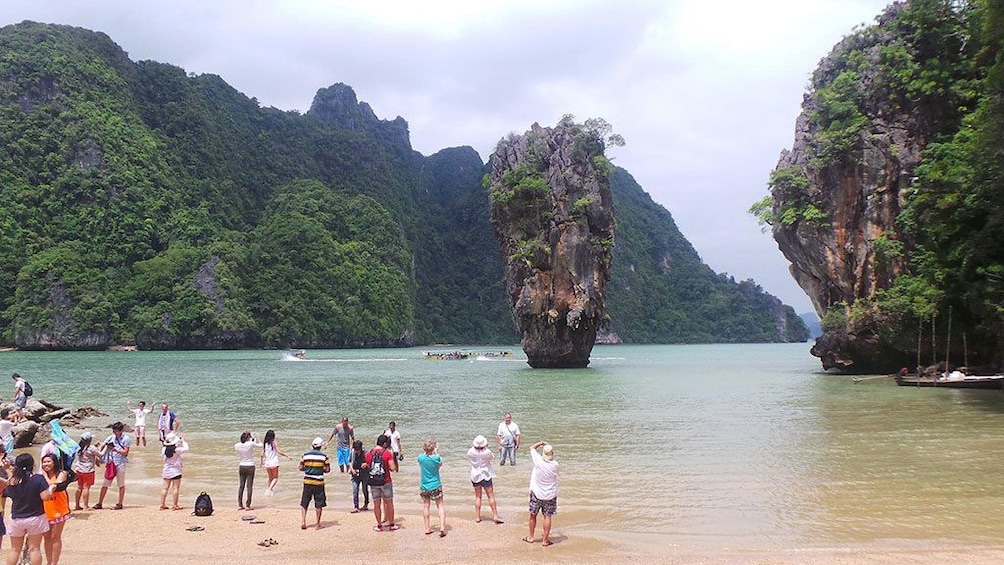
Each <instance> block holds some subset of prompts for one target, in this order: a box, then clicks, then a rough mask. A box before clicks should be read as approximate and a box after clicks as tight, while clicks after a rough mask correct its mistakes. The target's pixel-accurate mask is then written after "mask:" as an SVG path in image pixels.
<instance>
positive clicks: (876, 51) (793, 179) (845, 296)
mask: <svg viewBox="0 0 1004 565" xmlns="http://www.w3.org/2000/svg"><path fill="white" fill-rule="evenodd" d="M966 9H967V8H965V7H959V6H954V5H953V3H950V2H913V3H910V2H899V3H895V4H893V5H891V6H890V7H889V8H887V9H886V11H885V12H884V13H883V14H882V15H881V16H880V17H879V18H878V20H877V24H876V25H874V26H871V27H868V28H865V29H861V30H858V31H857V32H855V33H854V34H852V35H850V36H848V37H846V38H845V39H844V40H843V41H841V42H840V43H839V44H838V45H837V46H836V47H835V48H834V49H833V51H832V52H831V53H830V55H829V56H827V57H826V58H825V59H823V60H822V61H821V62H820V64H819V68H818V69H817V70H816V71H815V73H814V74H813V77H812V81H811V84H810V91H809V92H808V93H807V94H806V95H805V97H804V100H803V103H802V114H801V115H800V116H799V117H798V120H797V122H796V127H795V142H794V145H793V147H792V149H791V150H790V151H783V152H782V154H781V158H780V160H779V162H778V165H777V168H776V169H775V170H774V171H773V173H772V174H771V177H770V189H771V196H770V197H769V198H766V199H764V200H763V201H761V202H759V203H757V204H755V205H754V206H753V208H752V209H751V212H753V213H755V214H757V215H758V216H759V217H760V219H761V220H762V221H763V222H765V223H767V224H770V225H771V226H772V229H773V235H774V239H775V240H776V241H777V243H778V246H779V248H780V250H781V251H782V252H783V253H784V255H785V257H787V259H788V260H789V261H791V263H792V265H791V273H792V275H793V276H794V278H795V280H796V281H797V282H798V284H799V285H800V286H801V287H802V288H803V289H804V290H805V292H806V293H807V294H808V295H809V297H810V298H811V300H812V303H813V305H814V306H815V309H816V312H817V314H819V316H820V318H821V319H822V327H823V335H822V336H821V337H820V338H819V339H818V340H817V341H816V344H815V346H814V347H813V348H812V354H813V355H815V356H817V357H819V358H820V359H821V361H822V365H823V368H825V369H829V368H836V369H840V370H843V371H846V372H854V373H862V372H893V371H896V370H898V369H899V368H900V367H902V366H910V367H912V366H914V365H916V364H917V358H918V333H921V332H923V335H924V336H926V337H924V338H923V339H921V340H920V341H921V343H920V345H921V349H923V351H921V352H920V354H922V356H923V360H924V362H925V363H926V362H929V361H930V360H932V358H936V359H939V360H943V359H944V356H945V351H946V350H945V346H944V344H945V343H948V342H949V341H954V343H952V345H953V346H955V347H956V348H957V349H956V351H955V352H954V353H953V354H952V357H953V358H954V359H953V360H954V361H957V362H961V361H962V357H963V352H962V351H961V349H962V341H963V340H962V333H963V332H968V336H969V345H968V347H969V350H968V355H969V359H970V361H975V362H976V363H978V362H980V361H986V360H988V359H989V356H991V355H993V354H994V353H993V351H994V348H993V347H990V346H988V342H987V340H986V339H984V338H985V337H987V333H986V332H985V331H984V332H983V334H982V336H983V337H981V336H980V331H979V329H978V327H979V325H980V322H979V320H980V314H979V313H978V312H977V311H976V310H975V309H974V308H973V307H972V302H971V301H970V300H969V299H966V298H963V296H962V295H961V294H960V293H959V291H958V289H953V288H952V286H951V285H953V284H956V283H954V282H951V281H948V279H953V280H954V278H955V276H956V273H957V272H958V271H956V272H955V273H953V272H952V271H953V270H954V269H947V270H946V267H947V265H946V264H945V263H939V262H941V261H943V258H945V257H950V256H951V255H952V252H951V251H949V250H947V248H945V247H941V248H939V247H938V246H939V245H942V244H943V242H940V241H939V240H940V238H939V237H935V238H931V237H928V236H927V235H925V231H924V230H925V229H928V228H926V227H925V226H931V225H934V223H933V222H935V221H936V218H937V214H939V213H940V214H941V215H942V217H944V216H945V215H946V214H947V215H949V216H951V215H953V214H954V213H955V212H951V211H949V210H950V209H954V208H955V205H954V204H953V203H952V202H953V201H954V200H955V197H956V196H960V195H958V194H957V195H955V196H949V197H948V198H945V194H946V192H947V191H946V189H945V187H944V186H939V185H938V184H939V183H940V182H942V180H940V179H944V178H945V177H946V175H945V174H944V173H945V170H944V169H939V168H938V165H937V163H938V151H939V149H938V145H939V144H938V142H940V141H943V140H948V139H951V137H952V136H953V135H955V134H956V133H957V132H959V131H960V128H962V126H963V123H964V120H965V119H966V114H967V112H971V111H972V110H973V108H974V107H975V105H976V93H977V92H978V90H977V89H976V85H977V84H979V82H978V78H979V75H980V74H981V73H982V72H985V71H980V70H979V69H978V68H977V65H974V64H973V62H974V60H975V59H974V57H975V54H976V53H977V52H978V51H979V49H980V47H979V45H978V43H979V42H978V41H977V40H976V38H974V37H971V36H970V32H969V30H968V29H967V28H966V24H965V22H966V21H967V17H966V16H965V14H961V13H960V11H964V10H966ZM998 119H999V118H998ZM962 129H964V128H962ZM940 151H941V152H942V153H947V151H946V150H945V149H944V148H941V149H940ZM958 153H963V151H962V150H959V152H958ZM958 153H957V154H956V155H955V156H957V155H958ZM939 199H940V200H939ZM959 202H961V198H959ZM939 208H940V211H939V210H938V209H939ZM959 270H964V267H961V266H960V267H959ZM946 275H948V276H946ZM946 281H947V282H946ZM953 307H954V312H955V324H956V325H955V327H954V328H952V332H951V333H952V334H954V336H953V335H950V334H949V333H948V327H947V326H948V324H947V319H948V316H947V314H948V312H950V311H952V309H953ZM932 318H935V320H936V323H935V332H934V333H935V334H936V335H935V339H932V336H931V333H932V331H931V327H932V321H931V320H932ZM985 322H986V321H985V320H984V322H983V323H984V324H985ZM932 343H935V344H937V345H936V346H935V345H932ZM974 346H975V349H977V350H979V353H976V352H975V351H974ZM933 347H937V348H939V349H940V354H938V353H937V352H932V348H933ZM974 364H975V363H974Z"/></svg>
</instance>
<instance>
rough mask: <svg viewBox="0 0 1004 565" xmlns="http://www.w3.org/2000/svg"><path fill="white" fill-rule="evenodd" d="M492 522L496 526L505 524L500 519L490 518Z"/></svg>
mask: <svg viewBox="0 0 1004 565" xmlns="http://www.w3.org/2000/svg"><path fill="white" fill-rule="evenodd" d="M492 520H494V521H495V523H496V524H505V522H503V521H502V520H501V519H500V518H492Z"/></svg>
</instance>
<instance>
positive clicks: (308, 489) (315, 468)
mask: <svg viewBox="0 0 1004 565" xmlns="http://www.w3.org/2000/svg"><path fill="white" fill-rule="evenodd" d="M323 445H324V440H323V439H321V438H319V437H315V438H314V441H313V442H311V444H310V447H312V448H313V449H311V450H310V451H308V452H306V453H304V454H303V455H302V456H300V470H301V471H303V494H302V495H301V496H300V529H301V530H306V529H307V506H308V505H309V504H310V499H314V510H316V511H317V529H318V530H320V529H321V512H322V511H324V507H325V506H327V505H328V500H327V497H326V496H325V494H324V474H325V473H330V472H331V463H330V462H329V461H328V456H327V455H326V454H325V453H324V452H323V451H321V447H322V446H323Z"/></svg>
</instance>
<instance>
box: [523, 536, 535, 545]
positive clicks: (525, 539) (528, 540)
mask: <svg viewBox="0 0 1004 565" xmlns="http://www.w3.org/2000/svg"><path fill="white" fill-rule="evenodd" d="M523 541H525V542H526V543H533V538H532V537H530V536H526V537H525V538H523Z"/></svg>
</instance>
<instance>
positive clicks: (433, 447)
mask: <svg viewBox="0 0 1004 565" xmlns="http://www.w3.org/2000/svg"><path fill="white" fill-rule="evenodd" d="M422 451H424V452H425V453H423V454H421V455H419V456H418V466H419V468H420V469H421V470H422V481H421V484H420V485H419V489H420V491H421V495H422V507H423V508H422V519H423V520H425V533H426V534H431V533H432V526H431V525H430V522H429V506H430V505H431V501H433V500H435V501H436V510H437V511H438V512H439V537H443V536H445V535H446V507H445V506H443V481H442V480H441V479H440V477H439V468H440V467H442V466H443V458H442V457H440V456H439V446H438V445H437V444H436V442H435V441H433V440H431V439H430V440H426V441H425V443H424V444H422Z"/></svg>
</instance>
